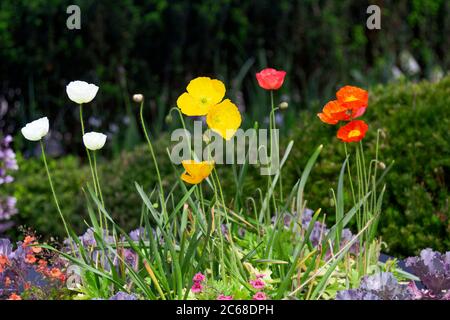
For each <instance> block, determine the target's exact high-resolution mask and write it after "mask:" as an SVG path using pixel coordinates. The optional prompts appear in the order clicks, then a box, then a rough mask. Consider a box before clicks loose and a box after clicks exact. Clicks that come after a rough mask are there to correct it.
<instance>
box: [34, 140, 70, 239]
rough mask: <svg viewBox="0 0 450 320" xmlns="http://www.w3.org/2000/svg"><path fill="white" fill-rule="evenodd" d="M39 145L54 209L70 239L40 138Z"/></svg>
mask: <svg viewBox="0 0 450 320" xmlns="http://www.w3.org/2000/svg"><path fill="white" fill-rule="evenodd" d="M40 145H41V151H42V159H43V160H44V166H45V170H46V171H47V177H48V182H49V184H50V189H52V194H53V199H54V200H55V205H56V209H57V210H58V213H59V215H60V217H61V220H62V222H63V224H64V229H66V233H67V237H68V238H69V239H70V233H69V228H68V227H67V223H66V219H65V218H64V215H63V213H62V211H61V208H60V206H59V201H58V198H57V197H56V192H55V188H54V186H53V180H52V176H51V175H50V170H49V169H48V164H47V157H46V155H45V148H44V143H43V142H42V140H40Z"/></svg>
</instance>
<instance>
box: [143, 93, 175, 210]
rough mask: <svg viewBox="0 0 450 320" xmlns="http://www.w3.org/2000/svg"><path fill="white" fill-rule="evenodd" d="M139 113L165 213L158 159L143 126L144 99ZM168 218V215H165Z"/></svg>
mask: <svg viewBox="0 0 450 320" xmlns="http://www.w3.org/2000/svg"><path fill="white" fill-rule="evenodd" d="M139 115H140V119H141V126H142V130H143V131H144V135H145V139H146V140H147V144H148V148H149V149H150V153H151V155H152V159H153V163H154V164H155V170H156V176H157V177H158V184H159V193H160V198H161V206H162V209H163V212H164V214H166V215H167V211H166V201H165V199H164V188H163V185H162V180H161V174H160V172H159V166H158V161H156V156H155V152H154V150H153V145H152V142H151V140H150V137H149V135H148V132H147V128H146V126H145V120H144V100H142V102H141V107H140V110H139ZM167 218H168V217H167Z"/></svg>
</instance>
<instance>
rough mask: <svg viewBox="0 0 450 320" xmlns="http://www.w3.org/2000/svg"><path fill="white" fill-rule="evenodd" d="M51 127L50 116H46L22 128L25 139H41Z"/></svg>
mask: <svg viewBox="0 0 450 320" xmlns="http://www.w3.org/2000/svg"><path fill="white" fill-rule="evenodd" d="M49 127H50V124H49V121H48V118H47V117H44V118H40V119H38V120H35V121H33V122H30V123H28V124H27V125H26V126H25V127H23V128H22V130H21V132H22V134H23V136H24V137H25V139H27V140H30V141H39V140H41V139H42V138H43V137H44V136H45V135H46V134H47V133H48V130H49Z"/></svg>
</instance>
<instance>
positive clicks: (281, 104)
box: [278, 101, 289, 110]
mask: <svg viewBox="0 0 450 320" xmlns="http://www.w3.org/2000/svg"><path fill="white" fill-rule="evenodd" d="M278 107H279V108H280V110H286V109H287V108H289V103H287V102H286V101H283V102H282V103H280V104H279V105H278Z"/></svg>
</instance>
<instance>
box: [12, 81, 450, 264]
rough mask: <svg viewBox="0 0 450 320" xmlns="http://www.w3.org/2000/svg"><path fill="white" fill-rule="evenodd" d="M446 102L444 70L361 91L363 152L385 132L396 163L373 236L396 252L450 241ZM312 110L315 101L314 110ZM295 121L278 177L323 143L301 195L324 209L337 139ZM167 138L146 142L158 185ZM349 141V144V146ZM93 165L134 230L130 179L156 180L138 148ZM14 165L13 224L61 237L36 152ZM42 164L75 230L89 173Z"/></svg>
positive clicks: (257, 180) (304, 118)
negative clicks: (431, 79)
mask: <svg viewBox="0 0 450 320" xmlns="http://www.w3.org/2000/svg"><path fill="white" fill-rule="evenodd" d="M331 98H332V97H330V99H331ZM449 105H450V77H447V78H445V79H444V80H442V81H441V82H439V83H437V84H432V83H428V82H423V83H419V84H411V83H397V84H392V85H389V86H379V87H377V88H372V89H371V91H370V106H369V108H368V110H367V112H366V114H365V115H364V117H363V118H364V119H365V120H366V121H367V122H368V123H369V127H370V130H369V132H368V134H367V137H366V139H365V140H364V142H365V146H366V147H367V148H368V150H367V152H366V155H369V154H371V153H372V154H373V151H374V147H375V138H376V131H377V129H378V128H380V129H382V130H383V133H384V138H383V139H381V147H380V159H381V160H383V161H384V162H385V163H386V164H389V163H391V161H392V160H395V164H394V166H393V167H392V169H391V171H390V172H389V173H388V175H387V177H386V180H385V182H386V184H387V192H386V195H385V198H384V212H383V216H382V220H381V225H380V234H381V236H382V238H383V240H384V241H386V243H387V244H388V246H389V247H388V248H387V251H388V252H389V253H392V254H396V255H399V256H404V255H412V254H415V253H417V252H418V250H419V249H421V248H424V247H433V248H435V249H437V250H441V251H443V250H448V249H449V247H450V225H449V215H450V214H449V210H448V185H449V183H450V181H449V172H450V170H449V166H450V150H449V141H450V136H449V130H448V129H449V127H450V125H449V121H450V109H449V107H448V106H449ZM320 108H321V106H319V105H317V106H316V109H317V111H318V110H319V109H320ZM296 121H297V126H296V128H297V129H295V130H294V132H292V133H291V137H290V138H291V139H294V140H295V144H294V148H293V150H292V152H291V155H290V158H289V160H288V162H287V164H286V167H285V168H284V170H283V181H284V183H285V185H286V188H288V186H289V185H292V184H293V183H295V181H296V180H297V179H298V178H299V176H300V174H301V170H302V168H303V167H304V165H305V162H306V161H307V159H308V157H309V156H310V154H311V152H312V151H313V150H314V148H315V147H317V146H318V145H319V144H324V146H325V147H324V150H323V152H322V154H321V156H320V158H319V161H318V163H317V164H316V166H315V167H314V170H313V173H312V176H311V179H310V182H309V183H308V185H307V191H306V192H307V200H308V206H309V207H311V208H318V207H321V208H323V211H324V212H328V213H330V215H331V216H332V215H333V207H332V202H331V197H330V191H329V189H330V188H331V187H333V188H335V187H336V181H337V177H338V174H339V169H340V166H341V164H342V161H343V159H344V150H343V145H342V144H341V143H339V142H338V141H337V139H336V138H335V133H336V127H334V126H329V125H325V124H322V123H321V122H320V121H319V120H318V119H317V117H316V116H315V115H313V114H311V113H309V112H303V113H301V114H300V115H299V117H298V118H297V120H296ZM168 140H169V139H168V138H167V136H163V137H161V138H160V139H159V140H158V141H157V142H156V143H155V147H156V149H157V157H158V161H159V163H160V169H161V171H162V176H163V177H164V184H165V185H166V186H168V187H170V186H172V185H173V183H174V182H175V181H176V174H175V173H174V171H173V167H172V164H171V163H170V161H169V159H168V156H167V153H166V151H165V150H166V148H167V147H168V145H169V141H168ZM284 144H285V145H286V144H287V141H285V142H284ZM352 148H353V146H350V150H351V149H352ZM369 150H370V151H369ZM100 161H101V160H100ZM101 163H102V164H101V165H100V177H101V180H102V183H103V186H104V187H103V189H104V190H103V191H104V195H105V197H106V204H107V206H108V209H109V211H110V212H111V213H112V214H113V215H114V217H115V218H116V219H118V221H119V222H120V223H121V224H122V225H123V226H126V227H128V228H133V227H135V226H136V225H137V223H138V218H139V214H140V211H141V201H140V200H139V197H138V195H137V194H136V192H135V188H134V181H137V182H139V183H140V184H143V185H144V187H145V188H146V189H147V190H151V189H152V188H154V187H155V184H156V176H155V173H154V168H153V165H152V160H151V158H150V155H149V153H148V151H147V147H146V146H141V147H138V148H136V149H135V150H134V151H132V152H124V153H122V155H121V156H120V157H118V158H116V159H114V160H112V161H108V162H106V161H104V162H102V161H101ZM19 164H20V165H21V170H20V171H19V173H18V177H17V181H16V183H14V186H16V188H17V189H16V196H17V198H18V207H19V210H20V215H19V218H20V223H25V224H27V225H29V226H33V227H35V228H36V229H37V231H38V232H40V233H44V234H59V235H61V234H63V233H62V231H63V230H62V228H61V226H60V223H59V220H58V218H57V215H56V211H55V209H54V207H53V203H52V202H51V194H50V190H49V189H48V186H47V184H46V183H43V181H44V179H45V172H44V171H43V170H42V166H41V164H40V162H38V161H37V159H36V161H35V160H27V161H25V162H24V161H23V160H22V159H20V158H19ZM51 167H52V169H53V172H54V174H55V181H56V188H57V189H58V190H59V192H60V194H61V195H62V199H61V202H62V203H63V208H64V213H65V214H67V215H68V216H70V217H71V220H72V221H75V222H77V221H78V223H77V224H76V225H77V226H78V227H80V226H81V222H80V221H81V218H82V217H84V216H85V214H86V213H85V208H84V206H83V195H82V192H81V191H80V189H81V186H82V184H83V183H84V182H85V181H87V179H89V175H88V174H89V171H88V170H87V168H86V167H83V169H82V170H81V171H79V170H78V167H79V162H78V160H76V159H75V158H72V157H67V158H64V159H60V160H59V161H58V162H53V161H52V162H51ZM219 173H220V175H221V179H222V182H223V185H225V186H226V188H225V190H224V191H225V193H226V196H227V198H228V199H231V198H232V197H233V196H234V193H235V190H234V178H233V175H232V172H231V168H229V167H221V168H219ZM247 178H248V179H246V180H245V185H244V191H245V194H246V195H251V196H257V194H256V191H255V190H256V188H257V186H261V183H265V182H263V181H265V180H264V177H261V176H259V175H258V174H257V170H256V169H255V168H252V169H251V170H250V174H249V176H248V177H247ZM348 203H349V202H348ZM49 213H54V214H53V215H52V214H49Z"/></svg>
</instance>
